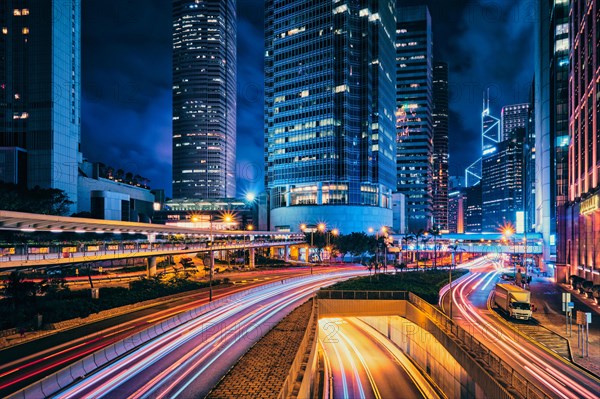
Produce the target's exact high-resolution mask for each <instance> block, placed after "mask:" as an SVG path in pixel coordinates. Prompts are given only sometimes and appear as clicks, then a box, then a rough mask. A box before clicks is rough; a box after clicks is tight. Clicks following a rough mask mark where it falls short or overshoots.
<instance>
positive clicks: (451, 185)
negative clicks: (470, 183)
mask: <svg viewBox="0 0 600 399" xmlns="http://www.w3.org/2000/svg"><path fill="white" fill-rule="evenodd" d="M463 187H467V184H466V182H465V177H464V176H450V177H449V178H448V191H456V190H458V189H460V188H463Z"/></svg>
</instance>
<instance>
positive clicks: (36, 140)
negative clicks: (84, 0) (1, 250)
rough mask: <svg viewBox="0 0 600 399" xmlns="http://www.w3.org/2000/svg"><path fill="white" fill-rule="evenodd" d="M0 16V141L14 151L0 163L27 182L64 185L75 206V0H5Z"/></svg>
mask: <svg viewBox="0 0 600 399" xmlns="http://www.w3.org/2000/svg"><path fill="white" fill-rule="evenodd" d="M0 18H1V21H0V23H1V27H2V33H1V34H0V54H1V59H0V82H1V85H0V96H1V97H2V107H0V119H1V124H0V147H2V148H4V150H3V151H2V152H3V153H4V154H14V156H9V157H6V158H4V161H3V163H4V166H3V165H0V169H4V168H6V167H7V166H8V167H10V168H12V170H13V171H16V170H18V173H19V174H20V175H21V177H17V176H15V175H13V176H15V180H17V181H15V182H16V183H17V182H19V181H21V182H23V183H25V181H26V183H27V186H28V187H30V188H32V187H35V186H40V187H43V188H57V189H61V190H64V191H65V192H66V194H67V195H68V196H69V199H70V200H71V201H73V202H74V203H75V204H74V205H73V206H72V210H73V211H75V209H76V205H77V204H76V202H77V175H78V162H79V160H80V158H81V156H80V153H79V144H80V136H81V124H80V102H81V57H80V55H81V48H80V42H81V2H80V1H77V0H61V1H57V0H47V1H39V2H24V1H16V0H7V1H3V2H2V3H0ZM25 159H26V161H25ZM8 163H12V164H13V165H7V164H8ZM25 165H26V167H24V166H25ZM1 174H2V173H0V175H1ZM23 174H25V175H26V179H25V178H23Z"/></svg>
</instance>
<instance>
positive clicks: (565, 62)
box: [533, 0, 570, 269]
mask: <svg viewBox="0 0 600 399" xmlns="http://www.w3.org/2000/svg"><path fill="white" fill-rule="evenodd" d="M537 7H538V9H537V10H536V11H537V12H536V15H539V18H536V26H535V34H536V36H535V43H536V46H535V91H534V98H535V102H534V107H533V108H534V113H535V176H536V181H535V187H536V188H535V210H536V212H535V217H534V220H535V230H536V231H537V232H539V233H542V237H543V238H544V246H543V248H544V253H543V262H544V263H545V264H547V265H550V266H553V265H554V264H555V263H560V264H563V265H564V264H565V262H566V260H565V258H564V256H566V252H567V250H566V241H565V240H566V239H565V237H564V235H565V231H564V229H565V227H564V226H565V223H564V212H563V211H564V206H563V205H564V204H565V202H566V201H567V190H568V148H569V140H570V138H569V116H568V87H569V68H570V60H569V47H570V44H569V43H570V40H569V36H570V34H569V32H570V27H569V0H556V1H554V0H552V1H550V0H538V2H537ZM550 269H552V268H550ZM563 269H564V268H563Z"/></svg>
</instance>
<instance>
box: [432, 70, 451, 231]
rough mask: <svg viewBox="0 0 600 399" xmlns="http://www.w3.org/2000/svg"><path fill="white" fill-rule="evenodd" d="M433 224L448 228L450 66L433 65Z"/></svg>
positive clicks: (444, 228) (443, 228) (440, 227)
mask: <svg viewBox="0 0 600 399" xmlns="http://www.w3.org/2000/svg"><path fill="white" fill-rule="evenodd" d="M432 118H433V223H434V225H435V226H436V227H438V228H439V229H440V230H447V229H449V226H448V211H449V210H448V64H447V63H445V62H434V63H433V113H432Z"/></svg>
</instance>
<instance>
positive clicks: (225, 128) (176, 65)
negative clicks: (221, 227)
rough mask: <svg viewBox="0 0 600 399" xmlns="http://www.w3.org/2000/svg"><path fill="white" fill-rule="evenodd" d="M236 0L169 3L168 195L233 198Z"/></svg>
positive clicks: (195, 197) (177, 0) (179, 0)
mask: <svg viewBox="0 0 600 399" xmlns="http://www.w3.org/2000/svg"><path fill="white" fill-rule="evenodd" d="M236 36H237V24H236V2H235V0H204V1H190V0H175V1H173V197H174V198H190V199H209V198H229V197H234V196H235V189H236V183H235V160H236V154H235V151H236V102H237V100H236V96H237V92H236V73H237V71H236V63H237V55H236V51H237V46H236Z"/></svg>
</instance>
